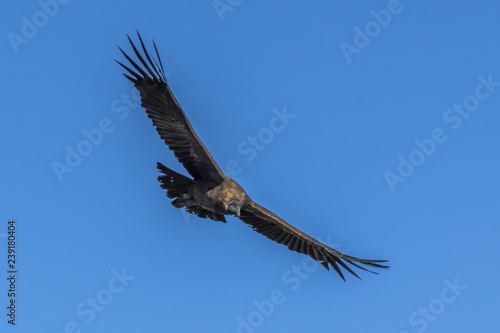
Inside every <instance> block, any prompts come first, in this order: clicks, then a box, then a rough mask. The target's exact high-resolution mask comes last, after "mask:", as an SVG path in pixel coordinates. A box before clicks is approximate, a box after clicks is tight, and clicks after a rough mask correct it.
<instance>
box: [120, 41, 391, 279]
mask: <svg viewBox="0 0 500 333" xmlns="http://www.w3.org/2000/svg"><path fill="white" fill-rule="evenodd" d="M137 35H138V37H139V41H140V44H141V45H140V46H141V49H142V51H143V53H142V54H141V52H140V51H139V49H138V48H137V47H136V46H135V45H134V43H133V42H132V40H131V39H130V37H128V40H129V42H130V44H131V45H132V49H133V50H134V53H135V55H136V57H137V59H138V60H139V63H140V64H138V63H137V62H135V61H134V60H132V58H131V57H129V56H128V55H127V54H126V53H125V52H124V51H123V50H122V49H121V48H120V47H118V48H119V49H120V51H121V52H122V53H123V55H124V56H125V58H126V59H127V60H128V62H129V63H130V65H129V67H127V66H125V65H124V64H122V63H120V62H118V61H117V63H118V64H120V65H121V66H122V67H123V68H124V69H125V70H126V71H127V73H128V74H124V75H125V77H126V78H127V79H129V80H130V81H132V83H133V84H134V86H135V88H136V89H137V90H139V92H140V95H141V103H142V106H143V107H144V109H146V113H147V115H148V117H149V118H150V119H151V120H152V121H153V125H154V126H155V127H156V130H157V131H158V134H159V135H160V137H161V138H162V139H163V141H165V143H166V144H167V145H168V147H169V149H170V150H172V151H173V152H174V155H175V156H176V157H177V159H178V160H179V162H180V163H181V164H182V165H183V166H184V168H185V169H186V170H187V172H188V173H189V174H190V175H191V177H186V176H184V175H181V174H180V173H177V172H175V171H173V170H171V169H169V168H167V167H166V166H164V165H163V164H161V163H158V169H159V171H160V172H161V173H162V175H161V176H159V177H158V180H159V182H160V184H161V187H162V188H163V189H165V190H166V192H167V196H168V197H169V198H170V199H173V201H172V205H173V206H174V207H176V208H185V209H186V210H187V211H188V212H189V213H192V214H194V215H197V216H199V217H201V218H208V219H211V220H214V221H221V222H226V217H225V216H226V215H233V216H236V217H238V218H239V219H240V220H242V221H243V222H245V223H247V224H249V225H250V227H252V228H253V229H254V230H255V231H257V232H258V233H260V234H262V235H264V236H266V237H267V238H269V239H271V240H273V241H275V242H277V243H279V244H283V245H285V246H287V247H288V249H290V250H292V251H295V252H299V253H303V254H306V255H308V256H310V257H311V258H312V259H314V260H316V261H319V262H321V264H322V265H323V266H324V267H325V268H326V269H328V270H329V269H330V268H329V266H331V267H333V268H334V269H335V271H336V272H337V273H338V274H339V275H340V277H341V278H342V279H343V280H344V281H345V278H344V274H343V273H342V270H341V269H340V267H343V268H344V269H345V270H346V271H348V272H349V273H351V274H353V275H354V276H356V277H358V278H359V276H358V275H357V274H356V273H355V272H354V271H353V270H352V269H351V267H349V266H348V265H347V264H350V265H352V266H355V267H357V268H360V269H363V270H365V271H368V272H371V273H375V272H373V271H370V270H368V269H366V268H365V267H362V266H361V265H365V266H369V267H375V268H388V267H389V266H386V265H383V264H382V263H384V262H387V260H368V259H358V258H355V257H351V256H348V255H345V254H342V253H340V252H339V251H337V250H334V249H332V248H330V247H329V246H327V245H325V244H323V243H321V242H320V241H318V240H316V239H314V238H313V237H311V236H309V235H307V234H305V233H303V232H302V231H300V230H299V229H297V228H295V227H293V226H292V225H290V224H289V223H287V222H286V221H285V220H283V219H282V218H280V217H278V216H277V215H276V214H274V213H273V212H271V211H269V210H267V209H266V208H264V207H262V206H260V205H259V204H257V203H255V202H254V201H253V200H252V199H250V197H249V196H248V195H247V193H246V192H245V190H244V189H243V188H242V187H241V186H240V185H239V184H238V183H237V182H235V181H234V180H233V179H231V178H229V177H228V176H227V175H226V174H225V173H224V172H222V170H221V169H220V167H219V166H218V165H217V163H216V162H215V160H214V158H213V157H212V154H210V152H209V151H208V149H207V148H206V147H205V145H204V144H203V142H202V141H201V140H200V138H199V137H198V135H197V134H196V132H195V131H194V129H193V126H192V125H191V123H190V122H189V120H188V118H187V117H186V114H185V113H184V111H183V110H182V108H181V106H180V104H179V102H178V101H177V100H176V98H175V97H174V94H173V93H172V91H171V90H170V88H169V86H168V84H167V78H166V75H165V71H164V69H163V64H162V62H161V59H160V55H159V53H158V49H157V48H156V44H155V43H154V41H153V46H154V49H155V53H156V59H155V58H154V57H153V56H151V55H150V54H149V53H148V51H147V50H146V47H145V45H144V42H143V41H142V38H141V36H140V34H139V33H137ZM141 65H142V66H141ZM131 67H132V68H131ZM375 274H377V273H375Z"/></svg>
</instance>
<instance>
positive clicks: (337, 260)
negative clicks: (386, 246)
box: [240, 202, 389, 281]
mask: <svg viewBox="0 0 500 333" xmlns="http://www.w3.org/2000/svg"><path fill="white" fill-rule="evenodd" d="M240 219H241V220H242V221H243V222H245V223H247V224H249V225H250V226H251V227H252V228H253V229H254V230H255V231H257V232H258V233H260V234H262V235H264V236H266V237H267V238H269V239H271V240H273V241H275V242H277V243H279V244H283V245H286V246H287V247H288V248H289V249H290V250H292V251H295V252H299V253H303V254H307V255H308V256H310V257H311V258H313V259H314V260H317V261H320V262H321V264H322V265H323V266H324V267H325V268H326V269H328V270H329V267H328V265H330V266H332V267H333V268H334V269H335V271H337V273H338V274H339V275H340V277H341V278H342V279H343V280H344V281H345V278H344V274H342V271H341V270H340V267H339V265H340V266H342V267H343V268H345V269H346V270H347V271H348V272H349V273H351V274H353V275H354V276H356V277H357V278H358V279H359V278H360V277H359V276H358V275H357V274H356V273H354V271H353V270H352V269H351V268H350V267H349V266H348V265H347V264H346V263H348V264H351V265H353V266H355V267H358V268H361V269H363V270H365V271H368V272H371V273H375V272H372V271H370V270H368V269H366V268H364V267H361V266H360V265H358V264H357V263H360V264H363V265H367V266H371V267H376V268H388V267H389V266H385V265H382V264H379V263H383V262H387V260H368V259H358V258H355V257H351V256H348V255H345V254H342V253H340V252H339V251H337V250H334V249H332V248H331V247H328V246H326V245H325V244H323V243H321V242H319V241H317V240H316V239H314V238H312V237H311V236H309V235H307V234H305V233H303V232H302V231H300V230H299V229H297V228H294V227H293V226H292V225H290V224H288V223H287V222H286V221H284V220H283V219H281V218H280V217H278V216H277V215H276V214H274V213H272V212H270V211H269V210H267V209H265V208H264V207H261V206H259V205H258V204H256V203H255V202H252V203H251V204H250V205H249V206H247V207H246V208H244V209H243V210H242V211H241V214H240ZM375 274H378V273H375Z"/></svg>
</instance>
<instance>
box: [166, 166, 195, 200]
mask: <svg viewBox="0 0 500 333" xmlns="http://www.w3.org/2000/svg"><path fill="white" fill-rule="evenodd" d="M157 167H158V170H160V171H161V172H162V173H163V175H161V176H158V181H159V182H160V184H161V185H160V186H161V188H162V189H164V190H167V197H169V198H170V199H175V198H179V197H182V196H183V194H187V193H189V188H190V186H191V185H192V184H193V183H194V181H193V180H192V179H189V178H188V177H186V176H184V175H181V174H180V173H178V172H175V171H174V170H171V169H169V168H167V167H166V166H164V165H163V164H161V163H158V165H157Z"/></svg>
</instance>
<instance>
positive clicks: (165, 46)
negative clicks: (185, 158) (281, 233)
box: [0, 0, 500, 333]
mask: <svg viewBox="0 0 500 333" xmlns="http://www.w3.org/2000/svg"><path fill="white" fill-rule="evenodd" d="M61 2H63V1H62V0H61ZM42 3H45V2H43V0H42ZM47 3H49V4H52V5H50V6H49V7H47V6H45V9H43V7H44V6H41V5H40V3H37V2H34V1H32V2H31V3H28V4H26V3H23V4H21V3H10V4H9V8H8V9H4V10H3V11H2V12H1V13H0V22H2V24H1V31H0V35H1V36H3V37H2V42H1V43H0V54H1V55H2V62H1V65H0V73H1V77H2V81H3V82H2V96H3V98H2V99H1V100H0V108H1V110H2V121H1V122H0V130H1V133H2V140H1V162H0V163H1V174H2V177H0V181H1V183H0V188H1V194H0V195H1V200H0V205H1V207H0V208H1V209H0V214H1V215H0V222H1V223H0V241H1V243H0V248H1V252H0V253H2V255H0V259H1V260H0V267H1V277H2V278H1V280H0V281H1V282H0V295H2V296H1V297H0V302H1V306H0V309H2V310H0V315H1V316H0V318H1V320H0V327H1V330H2V332H4V331H5V332H11V331H12V332H13V331H14V328H12V327H11V325H9V324H7V322H6V321H7V317H6V315H5V314H6V312H7V310H6V308H5V307H6V306H7V302H8V297H7V296H6V294H7V289H8V285H7V280H6V279H5V277H6V276H7V274H6V270H7V267H6V265H7V264H6V261H7V258H6V245H7V242H6V232H7V221H8V220H9V219H16V221H17V238H18V242H17V249H18V252H17V259H18V264H17V269H18V270H19V273H18V277H17V292H18V297H17V301H16V302H17V324H16V326H17V327H16V328H15V329H16V330H17V332H52V333H55V332H79V330H81V332H245V333H247V332H399V333H401V332H424V331H426V332H473V331H474V332H494V331H496V329H498V323H497V320H496V317H497V316H498V309H499V307H500V304H499V299H500V291H499V288H498V276H499V273H500V269H499V265H498V260H499V254H498V253H499V251H500V245H499V242H498V237H499V232H500V227H499V217H500V214H499V202H500V189H499V188H500V187H499V176H498V170H499V167H500V158H499V157H498V156H499V153H500V150H499V146H500V135H499V130H498V127H499V124H500V112H499V111H500V87H499V86H492V87H490V89H491V90H492V91H488V90H487V89H486V88H485V87H482V88H480V92H481V93H482V94H483V95H484V94H485V93H487V92H488V93H489V96H488V97H487V98H485V99H484V100H480V101H479V105H476V106H474V108H476V110H475V111H473V112H471V113H470V116H469V117H468V118H463V119H462V120H461V124H460V126H459V127H458V128H456V129H454V128H453V127H452V126H453V125H456V124H457V123H456V121H458V120H456V119H457V118H454V119H455V120H454V121H453V122H450V121H448V122H447V121H445V119H444V118H443V116H446V114H447V112H449V111H447V110H448V109H450V108H452V107H453V104H455V103H456V104H462V103H464V101H465V100H466V101H468V102H470V103H473V102H474V101H475V100H476V101H477V99H474V98H475V97H470V96H474V95H475V93H476V87H477V86H478V85H479V84H480V81H479V79H478V77H482V78H484V79H485V80H487V79H488V76H490V75H491V78H492V80H493V81H494V82H500V56H499V50H500V48H499V42H498V41H499V40H500V20H499V19H498V13H499V11H500V5H499V4H498V2H496V1H481V2H475V3H472V2H469V3H466V2H465V1H464V2H453V3H451V2H446V3H436V2H433V1H409V0H406V1H401V2H400V3H399V5H398V4H397V3H395V2H393V1H362V2H359V3H354V2H350V1H342V2H337V3H332V2H331V1H324V0H323V1H313V2H307V1H295V0H292V1H278V2H271V3H270V2H269V1H246V0H243V1H237V0H232V1H229V0H223V1H222V3H225V4H226V6H229V7H225V9H224V8H222V9H221V8H219V12H218V11H217V9H216V8H215V7H214V3H213V2H212V1H177V2H174V1H143V2H138V1H130V0H125V1H107V2H102V1H67V3H65V4H60V5H59V6H58V8H56V7H55V6H54V2H50V1H47ZM231 4H232V5H231ZM388 8H389V9H391V10H392V11H393V13H392V14H391V18H390V20H389V19H388V17H387V15H386V14H387V13H389V12H388ZM372 11H374V12H372ZM381 11H382V12H381ZM45 12H49V14H50V15H49V14H44V13H45ZM394 12H397V13H394ZM377 13H378V14H377ZM384 15H385V16H384ZM375 17H378V19H379V20H380V22H382V23H377V21H376V20H375ZM23 18H25V19H23ZM26 22H30V23H26ZM33 22H35V23H36V24H37V25H38V26H39V27H38V28H37V27H36V26H35V28H36V29H37V30H38V31H35V30H33V29H31V30H30V29H29V27H27V26H26V25H28V24H33ZM135 29H138V30H139V31H140V32H141V34H142V36H143V37H144V39H145V40H147V41H148V47H150V46H151V44H150V40H151V39H152V38H154V39H155V41H156V44H157V46H158V48H159V51H160V54H161V58H162V61H163V64H164V66H165V70H166V71H167V72H168V80H169V83H170V85H171V88H172V89H173V91H174V93H175V95H176V97H177V99H178V100H179V101H180V103H181V105H182V106H183V108H184V110H185V112H186V114H187V115H188V117H189V119H190V120H191V122H192V124H193V126H194V127H195V129H196V131H197V132H198V134H199V136H200V137H201V138H202V140H203V141H204V142H205V144H206V145H207V147H208V148H209V149H210V151H211V152H212V154H213V155H214V157H215V158H216V160H217V161H218V163H219V165H220V166H221V168H222V169H224V170H227V165H228V163H235V162H230V161H236V162H237V163H238V168H236V169H235V170H236V171H235V170H233V173H232V174H231V175H232V176H233V177H234V179H235V180H236V181H238V182H239V183H240V184H241V185H242V186H243V187H244V188H245V189H246V191H247V192H248V193H249V195H250V196H251V197H252V199H254V200H255V201H257V202H258V203H260V204H262V205H263V206H265V207H267V208H269V209H270V210H272V211H273V212H275V213H276V214H278V215H280V216H281V217H283V218H284V219H286V220H288V221H289V222H291V223H293V224H294V225H295V226H297V227H298V228H300V229H302V230H303V231H305V232H307V233H309V234H310V235H312V236H314V237H320V238H322V239H323V240H325V241H328V242H330V243H331V244H334V247H335V248H337V249H339V250H340V251H342V252H345V253H347V254H350V255H353V256H358V257H366V258H371V259H389V260H390V265H391V268H390V269H389V270H388V271H386V270H380V271H379V272H380V273H381V274H380V275H373V274H370V273H367V272H363V271H359V270H357V272H359V274H360V275H361V277H362V278H363V281H360V280H358V279H356V278H354V277H352V276H347V282H343V281H342V280H341V279H340V278H339V277H338V276H337V275H336V273H335V272H333V271H330V272H328V271H326V270H325V269H323V268H322V267H321V266H318V265H316V266H314V265H311V263H310V262H309V261H307V260H305V259H306V258H307V257H306V256H304V255H300V254H297V253H293V252H290V251H288V250H287V249H286V248H285V247H283V246H281V245H278V244H275V243H273V242H271V241H270V240H268V239H266V238H265V237H263V236H261V235H259V234H257V233H256V232H253V231H252V230H251V229H250V228H248V226H246V225H245V224H244V223H242V222H240V221H239V220H237V219H236V218H233V217H229V218H228V223H227V224H222V223H216V222H213V221H210V220H204V219H199V218H196V217H195V216H190V215H188V214H187V213H184V212H183V211H181V210H178V209H175V208H174V207H172V206H171V204H170V200H169V199H168V198H167V197H166V196H165V193H164V191H163V190H162V189H161V188H160V187H159V184H158V182H157V180H156V177H157V176H158V172H157V170H156V162H157V161H160V162H162V163H164V164H165V165H167V166H169V167H171V168H173V169H175V170H177V171H180V172H183V173H184V174H186V172H185V170H183V168H182V166H181V165H180V164H179V163H178V162H177V160H176V159H175V157H174V156H173V154H172V152H171V151H169V150H168V149H167V147H166V146H165V145H164V143H163V142H162V141H161V140H160V138H159V137H158V135H157V133H156V131H155V130H154V128H153V126H152V125H151V122H150V120H149V119H147V117H146V115H145V112H144V111H143V109H142V108H141V107H140V106H137V104H136V100H135V98H136V95H135V93H134V90H133V87H132V84H131V83H130V82H128V81H127V80H126V79H125V78H124V77H123V76H122V72H123V70H122V69H121V68H120V67H119V66H118V65H117V64H116V63H114V61H113V60H114V59H117V60H121V61H123V60H124V58H123V56H122V55H121V54H120V52H119V50H118V49H117V48H116V45H120V46H121V47H122V48H124V50H125V51H127V52H129V53H130V52H131V51H132V50H131V47H130V45H128V41H127V38H126V34H130V35H131V36H132V37H133V38H134V39H135V40H136V36H135ZM366 29H368V34H369V35H366V36H365V37H363V36H362V35H359V32H357V31H363V34H366V33H367V32H366ZM370 29H371V30H370ZM357 35H358V36H357ZM16 36H17V37H16ZM22 38H25V39H22ZM21 41H22V42H21ZM356 42H357V44H356ZM347 44H349V45H350V47H351V49H350V50H351V51H352V50H353V49H352V48H354V47H357V49H356V52H354V53H351V54H348V53H349V52H347V53H346V52H345V48H346V45H347ZM356 45H358V46H356ZM341 46H343V47H344V51H343V50H342V47H341ZM127 100H128V102H127ZM284 109H286V111H287V112H288V113H289V114H291V115H294V116H295V118H293V119H289V123H288V124H286V126H284V127H283V129H282V130H281V131H278V132H272V138H271V137H270V136H269V133H270V132H269V128H270V123H271V122H272V121H273V117H275V112H276V110H278V111H279V112H283V110H284ZM273 110H275V111H274V112H273ZM455 117H456V115H455ZM106 119H108V120H106ZM102 121H104V122H105V123H106V122H108V126H109V127H108V128H107V129H108V132H109V133H104V134H103V136H102V139H99V140H97V139H96V140H97V141H96V142H97V144H92V145H91V146H89V144H88V143H85V141H86V140H87V142H88V139H87V138H86V136H85V135H84V134H83V133H84V131H92V130H94V129H96V128H99V124H100V123H101V122H102ZM277 124H278V125H279V124H281V123H280V122H279V121H277ZM266 128H267V130H266ZM436 128H441V129H442V131H443V133H444V135H445V136H446V140H445V141H444V142H442V143H434V146H435V147H434V149H433V150H431V151H432V154H429V156H427V155H424V154H423V153H422V152H420V153H419V152H418V151H417V152H415V151H416V150H418V146H417V145H416V144H415V142H414V141H415V140H421V141H422V140H427V139H429V138H431V137H432V132H433V130H434V129H436ZM92 133H95V132H92ZM262 133H264V134H262ZM259 134H260V137H261V138H263V141H265V142H266V143H265V144H263V149H262V150H258V151H257V150H256V151H255V153H256V154H255V156H254V158H253V159H252V158H250V157H251V156H250V154H249V153H243V152H242V149H241V145H243V146H244V147H245V148H248V147H251V146H250V145H249V141H248V137H249V136H254V137H259ZM266 135H267V136H266ZM98 137H99V136H98V135H97V137H96V138H98ZM82 142H83V143H82ZM424 142H427V143H428V141H424ZM261 144H262V142H261ZM245 145H246V146H245ZM429 145H430V144H429ZM68 147H69V148H68ZM78 147H80V149H85V148H86V149H87V151H86V152H85V153H87V156H83V157H82V160H81V161H80V163H76V162H75V164H77V165H76V166H74V167H72V168H71V172H66V173H63V174H62V175H61V179H59V178H58V176H57V174H56V172H55V171H54V163H55V162H57V163H61V164H65V165H67V164H66V161H65V159H66V156H67V154H68V151H67V149H70V150H71V149H73V150H76V149H78ZM89 147H90V148H89ZM238 147H240V149H238ZM429 147H430V146H429ZM261 148H262V147H261ZM89 149H91V151H88V150H89ZM400 156H401V157H400ZM410 156H412V158H413V162H415V163H417V164H419V165H417V166H415V167H414V170H413V171H411V170H406V171H405V170H403V169H401V170H402V172H403V173H404V172H406V174H405V177H403V178H401V179H404V182H397V183H395V184H394V186H393V188H392V189H391V186H390V185H389V183H388V182H387V180H386V176H385V175H386V173H387V172H391V173H393V174H394V175H397V174H398V167H399V164H400V158H403V159H405V160H407V161H408V160H409V159H410ZM400 168H402V167H400ZM233 169H234V168H233ZM294 267H301V268H300V269H301V271H300V272H297V268H294ZM123 272H125V274H126V275H127V276H128V280H127V279H126V280H125V281H124V282H120V281H119V280H117V279H116V277H115V275H117V274H121V273H123ZM307 272H308V273H307ZM306 273H307V274H306ZM450 285H451V286H452V287H450ZM453 285H455V286H454V287H453ZM92 298H96V299H97V302H98V308H99V310H100V311H97V310H92V307H91V306H90V305H89V304H88V302H89V300H90V301H91V300H92ZM99 302H100V305H99ZM272 302H274V303H272ZM78 309H80V311H79V310H78ZM82 311H83V313H82Z"/></svg>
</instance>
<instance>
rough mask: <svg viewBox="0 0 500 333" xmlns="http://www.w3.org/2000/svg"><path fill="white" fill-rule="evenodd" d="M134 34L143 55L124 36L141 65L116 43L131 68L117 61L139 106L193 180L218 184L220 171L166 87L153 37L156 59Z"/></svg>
mask: <svg viewBox="0 0 500 333" xmlns="http://www.w3.org/2000/svg"><path fill="white" fill-rule="evenodd" d="M137 35H138V36H139V41H140V43H141V46H142V51H143V52H144V56H143V55H141V53H140V52H139V50H138V49H137V48H136V46H135V45H134V43H133V42H132V40H131V39H130V37H129V38H128V39H129V41H130V44H132V48H133V50H134V53H135V55H136V56H137V59H139V62H140V64H141V65H142V66H139V65H138V64H137V63H136V62H135V61H134V60H132V59H131V58H130V57H129V56H128V55H127V54H126V53H125V52H124V51H123V50H122V49H121V48H120V47H118V48H119V49H120V51H121V52H122V53H123V55H124V56H125V58H127V60H128V61H129V63H130V64H131V65H132V67H133V68H134V69H135V70H134V69H130V68H129V67H127V66H125V65H123V64H122V63H120V62H118V61H117V62H118V64H120V65H121V66H122V67H123V68H124V69H125V70H126V71H127V72H128V73H129V74H130V75H127V74H124V75H125V77H126V78H128V79H129V80H130V81H132V82H133V83H134V85H135V87H136V88H137V90H139V92H140V93H141V102H142V106H143V107H144V108H145V109H146V113H147V115H148V117H149V118H150V119H151V120H152V121H153V125H154V126H155V127H156V130H157V131H158V134H160V137H161V138H162V139H163V141H165V143H166V144H167V145H168V147H169V148H170V149H171V150H173V152H174V154H175V156H176V157H177V159H178V160H179V162H181V163H182V165H183V166H184V168H186V170H187V171H188V172H189V174H190V175H191V176H193V178H194V179H195V180H198V179H201V178H204V179H207V180H208V179H210V180H212V181H214V182H215V183H216V184H220V183H221V182H222V181H223V175H224V174H223V172H222V171H221V169H220V168H219V166H218V165H217V163H216V162H215V160H214V158H213V157H212V155H211V154H210V152H209V151H208V149H207V148H206V147H205V145H204V144H203V142H202V141H201V140H200V138H199V137H198V135H197V134H196V132H195V131H194V129H193V126H191V123H190V122H189V120H188V119H187V117H186V115H185V114H184V111H183V110H182V108H181V106H180V105H179V102H177V100H176V99H175V97H174V94H173V93H172V91H171V90H170V88H169V86H168V84H167V78H166V75H165V71H164V69H163V65H162V63H161V60H160V55H159V54H158V50H157V48H156V44H155V43H154V41H153V45H154V48H155V51H156V57H157V60H155V59H154V58H152V57H151V56H150V55H149V53H148V51H147V50H146V47H145V46H144V43H143V41H142V38H141V36H140V35H139V33H137ZM144 57H145V58H144Z"/></svg>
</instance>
